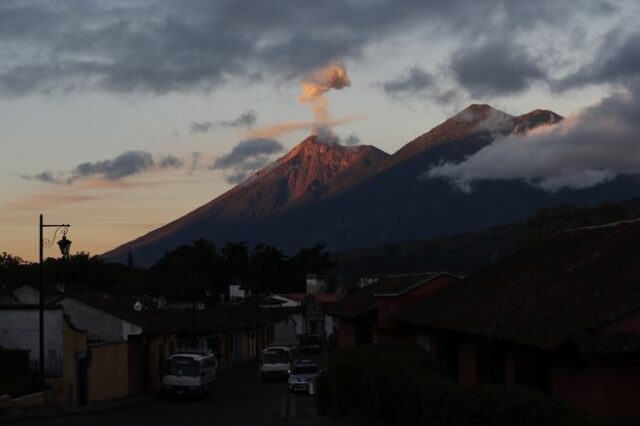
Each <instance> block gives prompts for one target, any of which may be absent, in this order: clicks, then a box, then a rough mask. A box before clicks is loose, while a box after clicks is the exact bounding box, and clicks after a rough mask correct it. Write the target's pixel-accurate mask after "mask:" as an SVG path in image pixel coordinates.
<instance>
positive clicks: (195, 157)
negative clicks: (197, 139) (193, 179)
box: [189, 151, 201, 173]
mask: <svg viewBox="0 0 640 426" xmlns="http://www.w3.org/2000/svg"><path fill="white" fill-rule="evenodd" d="M200 157H201V154H200V153H199V152H197V151H194V152H192V153H191V164H190V165H189V173H193V172H194V170H195V169H196V168H197V167H198V164H199V162H200Z"/></svg>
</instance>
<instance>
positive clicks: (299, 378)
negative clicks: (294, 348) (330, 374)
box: [289, 360, 320, 395]
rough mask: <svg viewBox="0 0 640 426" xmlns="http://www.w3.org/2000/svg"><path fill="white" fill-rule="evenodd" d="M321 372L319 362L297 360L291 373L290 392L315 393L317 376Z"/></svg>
mask: <svg viewBox="0 0 640 426" xmlns="http://www.w3.org/2000/svg"><path fill="white" fill-rule="evenodd" d="M319 373H320V370H319V369H318V363H317V362H315V361H311V360H301V361H297V362H296V363H295V364H294V365H293V367H291V373H290V374H289V392H290V393H296V392H304V393H307V394H309V395H312V394H314V393H315V381H316V377H317V376H318V374H319Z"/></svg>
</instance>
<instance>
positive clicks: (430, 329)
mask: <svg viewBox="0 0 640 426" xmlns="http://www.w3.org/2000/svg"><path fill="white" fill-rule="evenodd" d="M639 239H640V223H638V222H636V223H621V224H617V225H610V226H602V227H595V228H590V229H582V230H575V231H571V232H563V233H560V234H559V235H556V236H554V237H552V238H549V239H548V240H546V241H543V242H540V243H537V244H535V245H532V246H529V247H527V248H524V249H522V250H520V251H519V252H517V253H516V254H514V255H512V256H511V257H509V258H505V259H503V260H502V261H500V262H497V263H495V264H492V265H490V266H489V267H487V268H485V269H484V270H482V271H480V272H478V273H476V274H474V275H472V276H470V277H468V278H466V279H465V280H463V282H461V283H460V284H458V285H456V286H452V287H450V288H448V289H446V290H444V291H441V292H439V293H438V294H436V295H434V296H433V297H429V298H426V299H424V300H423V301H421V302H419V303H417V304H415V305H413V306H411V307H408V308H406V309H405V310H403V311H402V312H399V313H397V314H396V316H395V319H396V320H397V321H400V322H401V323H403V324H405V325H406V326H407V327H408V328H409V329H411V330H412V334H413V335H414V337H415V339H416V341H417V342H418V343H419V344H421V345H422V346H423V347H424V348H426V349H427V350H428V351H430V352H432V353H434V354H435V355H436V356H438V357H439V358H440V359H442V360H443V361H445V362H446V363H447V365H448V366H449V369H450V371H451V373H452V375H453V376H454V377H456V378H457V379H458V381H459V382H460V383H463V384H469V385H472V384H475V383H483V382H490V383H506V384H517V385H523V386H528V387H532V388H536V389H540V390H541V391H543V392H546V393H548V394H551V395H554V396H556V397H558V398H559V399H562V400H564V401H566V402H568V403H570V404H573V405H575V406H577V407H580V408H583V409H585V410H588V411H591V412H593V413H599V414H621V415H622V414H631V413H634V414H638V413H640V404H639V403H638V395H640V256H638V250H637V247H638V240H639Z"/></svg>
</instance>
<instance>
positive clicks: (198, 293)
mask: <svg viewBox="0 0 640 426" xmlns="http://www.w3.org/2000/svg"><path fill="white" fill-rule="evenodd" d="M44 264H45V265H44V269H45V282H46V283H47V288H48V289H47V291H52V290H55V289H56V287H57V290H60V289H61V288H64V290H65V291H66V292H104V293H109V294H112V295H114V296H121V297H128V296H135V295H141V294H145V295H150V296H164V297H167V298H169V299H183V300H186V299H193V298H200V299H201V298H205V299H206V298H210V299H211V300H220V296H221V295H227V292H228V286H229V284H240V285H241V286H243V287H245V288H248V289H250V290H251V291H252V292H253V293H257V294H269V293H276V292H304V291H305V282H306V275H307V274H310V273H314V274H319V275H322V274H324V273H326V272H327V271H328V270H329V269H330V268H331V267H332V266H333V262H332V260H331V257H330V254H329V252H328V251H327V250H326V248H325V247H324V246H323V245H321V244H316V245H314V246H312V247H307V248H301V249H300V250H298V251H297V252H296V253H295V254H293V255H291V256H287V255H286V254H285V253H284V252H282V251H281V250H280V249H278V248H277V247H275V246H271V245H266V244H258V245H256V246H254V247H249V246H247V244H246V243H244V242H238V243H234V242H228V243H226V244H225V245H223V246H221V247H217V246H216V245H215V244H213V243H211V242H210V241H207V240H204V239H199V240H196V241H193V242H192V243H191V244H188V245H182V246H180V247H178V248H176V249H175V250H172V251H168V252H166V253H165V255H164V256H163V257H162V258H161V259H159V260H158V261H157V262H156V263H155V264H154V265H153V266H152V267H150V268H148V269H141V268H137V267H136V266H135V258H134V256H131V255H130V256H129V262H128V264H119V263H111V262H107V261H105V260H104V259H102V258H101V257H99V256H91V255H90V254H89V253H84V252H81V253H76V254H74V255H71V256H69V258H68V259H56V258H47V259H46V260H45V262H44ZM39 282H40V275H39V265H38V263H34V262H28V261H24V260H23V259H21V258H19V257H17V256H13V255H11V254H8V253H6V252H3V253H2V254H1V255H0V289H2V287H5V288H9V287H13V286H17V285H23V284H29V285H31V286H37V285H38V283H39Z"/></svg>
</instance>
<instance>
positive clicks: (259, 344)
mask: <svg viewBox="0 0 640 426" xmlns="http://www.w3.org/2000/svg"><path fill="white" fill-rule="evenodd" d="M264 311H266V310H265V309H263V308H261V307H260V306H259V305H256V304H255V303H254V301H253V300H252V299H249V300H245V301H236V302H230V303H225V304H221V305H216V306H212V307H209V308H203V309H193V308H192V309H169V310H166V311H162V312H159V314H161V315H162V316H164V317H166V318H168V319H170V320H171V321H173V323H174V324H176V325H177V326H178V347H179V348H190V349H201V350H209V351H212V352H213V353H215V354H216V356H217V357H218V361H219V365H220V367H221V368H225V367H228V366H231V365H234V364H241V363H246V362H250V361H253V360H255V359H256V357H257V356H258V354H259V353H260V351H261V350H262V348H263V347H265V346H266V345H268V344H269V343H270V342H271V341H272V340H273V339H274V321H273V319H272V318H271V316H270V315H267V314H266V313H265V312H264Z"/></svg>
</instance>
